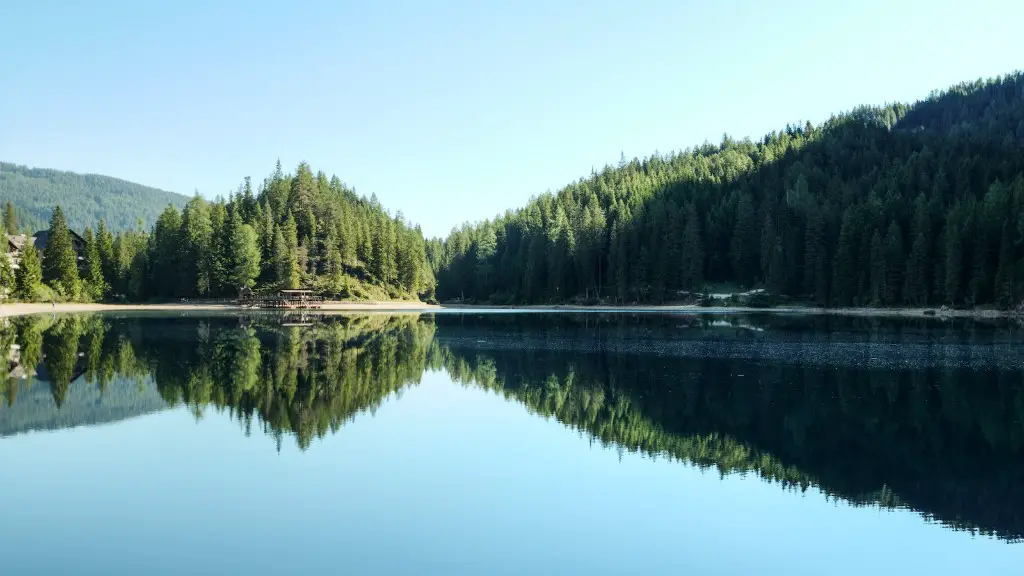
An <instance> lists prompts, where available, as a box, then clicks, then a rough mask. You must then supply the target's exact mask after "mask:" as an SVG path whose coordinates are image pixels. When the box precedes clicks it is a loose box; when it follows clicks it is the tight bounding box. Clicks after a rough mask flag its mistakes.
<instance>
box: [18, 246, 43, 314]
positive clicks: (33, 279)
mask: <svg viewBox="0 0 1024 576" xmlns="http://www.w3.org/2000/svg"><path fill="white" fill-rule="evenodd" d="M14 278H15V284H16V285H17V290H16V293H17V295H18V298H21V299H22V300H30V301H31V300H35V298H36V294H38V293H39V289H40V287H41V286H42V284H43V269H42V265H41V263H40V262H39V251H38V250H36V249H35V247H34V246H32V245H28V246H25V249H24V250H22V252H21V262H19V263H18V270H17V271H16V272H15V274H14Z"/></svg>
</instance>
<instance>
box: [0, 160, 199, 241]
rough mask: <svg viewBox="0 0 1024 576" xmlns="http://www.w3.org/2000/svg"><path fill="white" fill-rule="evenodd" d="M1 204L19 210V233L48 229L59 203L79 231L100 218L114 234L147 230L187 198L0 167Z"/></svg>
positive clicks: (115, 182) (96, 178)
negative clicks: (140, 224)
mask: <svg viewBox="0 0 1024 576" xmlns="http://www.w3.org/2000/svg"><path fill="white" fill-rule="evenodd" d="M0 200H2V201H12V202H13V203H14V204H15V205H16V206H17V207H18V208H19V209H20V210H21V224H22V227H21V229H20V231H21V232H25V233H28V234H31V233H32V232H36V231H38V230H43V229H45V228H46V225H47V222H48V221H49V218H50V213H51V211H52V210H53V207H54V206H56V205H58V204H60V205H61V207H62V208H63V209H64V216H65V217H66V218H67V220H68V224H69V225H70V226H71V227H72V228H73V229H75V230H78V231H82V230H84V229H85V227H86V226H92V227H93V228H94V229H95V227H96V222H97V221H98V220H99V219H100V218H103V219H104V220H105V221H106V223H107V226H109V227H110V228H111V229H112V230H115V231H116V230H129V229H132V228H135V226H136V221H137V220H140V219H141V220H142V222H143V226H144V227H146V228H147V229H148V228H149V227H151V226H152V225H153V223H154V222H156V217H157V216H159V215H160V212H161V211H162V210H163V209H164V207H165V206H167V205H168V204H170V205H173V206H175V207H176V208H179V209H180V208H182V207H184V206H185V202H187V201H188V196H184V195H182V194H176V193H174V192H167V191H164V190H159V189H157V188H152V187H149V186H143V185H141V184H136V183H134V182H128V181H126V180H121V179H119V178H112V177H110V176H101V175H98V174H76V173H74V172H65V171H62V170H51V169H48V168H30V167H28V166H21V165H18V164H11V163H8V162H0Z"/></svg>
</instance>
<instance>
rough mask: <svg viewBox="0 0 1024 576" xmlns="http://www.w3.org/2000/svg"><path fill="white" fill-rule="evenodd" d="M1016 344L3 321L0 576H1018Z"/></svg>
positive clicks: (842, 334)
mask: <svg viewBox="0 0 1024 576" xmlns="http://www.w3.org/2000/svg"><path fill="white" fill-rule="evenodd" d="M1022 346H1024V329H1022V328H1021V327H1020V326H1018V325H1017V324H1016V323H1014V322H1012V321H1009V320H977V321H976V320H968V319H946V320H938V319H923V318H915V319H898V318H850V317H832V316H806V315H780V314H740V313H730V314H721V313H716V312H715V311H707V312H702V313H700V314H686V313H664V312H656V311H651V312H644V313H638V312H637V311H635V310H631V311H625V312H608V311H588V312H585V313H583V312H577V311H559V312H558V313H549V312H545V311H540V310H538V311H530V312H529V313H521V312H520V313H515V312H514V311H507V310H501V311H497V312H485V311H481V310H462V311H459V310H443V311H431V312H426V313H416V312H415V311H411V312H407V313H402V314H390V313H387V312H384V311H381V312H377V313H374V314H360V313H349V314H327V313H324V314H316V313H313V314H308V313H307V314H301V313H296V314H276V313H247V314H239V313H226V312H218V313H204V312H201V311H191V312H188V313H186V314H182V313H169V312H149V313H145V314H141V313H135V312H114V313H102V314H54V315H41V316H26V317H22V318H14V319H10V320H7V325H6V326H5V328H4V329H3V330H2V331H0V348H2V350H3V352H4V353H5V354H6V355H7V356H8V359H9V361H8V368H9V370H8V373H7V376H8V378H6V379H5V380H0V384H2V386H3V390H2V392H3V395H2V401H3V402H2V404H3V406H2V407H0V462H2V463H3V464H2V466H0V489H2V490H3V492H4V494H7V498H5V503H4V505H3V510H4V512H3V514H0V541H2V542H4V550H5V554H4V558H3V559H2V560H0V562H2V564H0V565H2V566H3V568H2V570H0V572H2V573H5V574H59V573H75V574H140V573H145V574H181V573H198V574H206V573H209V574H224V573H248V574H313V573H316V574H321V573H359V574H410V573H416V574H481V573H486V574H524V573H529V574H570V573H589V574H623V573H654V574H662V573H681V572H682V573H699V574H751V573H758V574H808V575H811V574H815V575H817V574H851V575H852V574H858V575H859V574H865V573H876V574H906V573H930V574H961V573H976V574H1010V573H1015V571H1017V570H1019V568H1020V566H1021V565H1024V564H1022V562H1024V544H1021V543H1020V541H1021V538H1022V537H1024V497H1022V493H1021V491H1020V489H1019V487H1020V486H1021V485H1024V354H1022V353H1021V352H1022V351H1024V348H1022Z"/></svg>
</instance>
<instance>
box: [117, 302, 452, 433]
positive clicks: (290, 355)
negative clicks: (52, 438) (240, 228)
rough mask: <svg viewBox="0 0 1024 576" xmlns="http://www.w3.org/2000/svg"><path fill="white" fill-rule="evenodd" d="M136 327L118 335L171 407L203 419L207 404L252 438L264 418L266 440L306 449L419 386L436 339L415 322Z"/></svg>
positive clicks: (215, 321)
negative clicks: (289, 438)
mask: <svg viewBox="0 0 1024 576" xmlns="http://www.w3.org/2000/svg"><path fill="white" fill-rule="evenodd" d="M132 324H133V321H131V320H128V321H125V322H123V323H122V322H115V323H114V330H115V331H116V332H118V333H121V334H124V335H126V338H127V341H128V342H129V343H130V344H131V348H132V349H133V353H134V355H135V360H134V361H135V362H136V363H137V364H139V365H144V366H146V367H148V368H149V370H150V371H151V373H152V374H153V376H154V379H155V380H156V382H157V386H158V387H159V389H160V393H161V395H162V396H163V397H164V399H166V400H167V401H168V402H171V403H176V402H183V403H185V404H187V405H188V406H190V407H191V408H192V410H193V411H194V412H195V414H196V415H197V416H199V415H201V414H202V411H203V410H204V408H205V407H206V406H211V405H212V406H213V407H215V408H217V409H225V410H228V411H230V412H231V413H232V414H234V415H236V416H237V417H238V418H239V419H240V420H241V421H242V422H243V423H244V425H245V427H246V430H249V429H251V426H252V424H253V417H254V416H258V419H259V422H260V423H261V425H262V426H263V428H264V430H265V431H267V432H269V433H272V434H274V435H275V436H276V437H278V439H280V437H281V434H282V433H285V432H289V433H292V434H294V435H295V436H296V438H297V439H298V442H299V445H300V446H302V447H303V448H305V447H307V446H308V445H309V443H310V442H311V440H312V439H313V438H315V437H322V436H323V435H324V434H326V433H327V432H331V431H337V430H338V429H339V428H340V427H341V425H342V424H343V423H344V422H346V421H347V420H348V419H350V418H351V417H352V416H353V415H354V414H355V413H357V412H359V411H362V410H367V409H370V410H372V409H374V408H376V407H377V406H378V405H379V404H380V402H381V401H382V400H383V398H384V397H386V396H387V395H388V394H390V393H391V392H394V391H396V390H398V389H400V388H401V387H403V386H404V385H406V384H409V383H412V382H418V381H419V377H420V375H421V374H422V372H423V366H424V361H425V358H426V350H427V348H428V346H429V344H430V341H431V339H432V338H433V325H432V324H431V323H428V322H421V321H418V320H417V317H415V316H395V317H387V316H369V317H347V316H346V317H335V318H332V319H329V320H326V321H324V322H321V323H319V324H317V325H315V326H313V327H310V328H299V327H283V326H279V325H276V324H275V323H272V322H263V323H260V322H255V323H252V324H250V325H249V326H244V327H240V326H239V325H238V321H237V320H236V319H233V318H229V317H224V318H216V317H211V318H205V319H203V320H201V321H198V322H195V321H189V322H181V321H179V320H177V319H172V318H166V319H149V320H147V321H146V328H145V330H140V329H135V327H134V326H133V325H132ZM161 324H162V325H161Z"/></svg>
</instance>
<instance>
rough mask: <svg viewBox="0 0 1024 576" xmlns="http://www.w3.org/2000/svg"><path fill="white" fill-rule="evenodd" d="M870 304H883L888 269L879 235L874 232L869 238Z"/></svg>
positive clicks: (883, 246) (876, 231)
mask: <svg viewBox="0 0 1024 576" xmlns="http://www.w3.org/2000/svg"><path fill="white" fill-rule="evenodd" d="M870 276H871V303H872V304H873V305H875V306H878V305H880V304H884V303H885V299H886V292H887V288H886V282H887V280H888V277H889V275H888V267H887V266H886V261H885V245H884V242H883V240H882V236H881V234H879V233H878V230H875V233H874V235H872V236H871V271H870Z"/></svg>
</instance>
